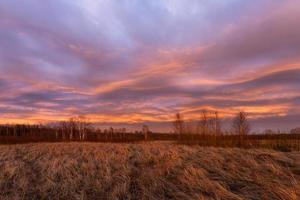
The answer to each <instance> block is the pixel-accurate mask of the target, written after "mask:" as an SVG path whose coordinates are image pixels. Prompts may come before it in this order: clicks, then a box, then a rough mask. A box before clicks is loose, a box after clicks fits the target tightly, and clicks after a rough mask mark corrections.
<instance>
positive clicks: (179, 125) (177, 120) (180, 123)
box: [173, 113, 184, 139]
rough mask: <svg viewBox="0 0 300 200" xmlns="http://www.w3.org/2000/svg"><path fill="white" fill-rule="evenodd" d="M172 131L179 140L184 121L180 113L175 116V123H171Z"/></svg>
mask: <svg viewBox="0 0 300 200" xmlns="http://www.w3.org/2000/svg"><path fill="white" fill-rule="evenodd" d="M173 126H174V131H175V133H176V134H178V135H179V139H181V136H182V134H183V133H184V120H183V117H182V115H181V114H180V113H177V114H176V115H175V121H174V122H173Z"/></svg>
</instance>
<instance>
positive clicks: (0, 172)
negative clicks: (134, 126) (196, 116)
mask: <svg viewBox="0 0 300 200" xmlns="http://www.w3.org/2000/svg"><path fill="white" fill-rule="evenodd" d="M299 181H300V152H288V153H284V152H277V151H273V150H264V149H260V150H255V149H250V150H245V149H238V148H224V149H223V148H215V147H200V146H185V145H175V144H172V143H170V142H149V143H140V144H110V143H105V144H103V143H52V144H51V143H41V144H24V145H2V146H0V199H180V200H181V199H295V200H296V199H299V198H300V185H299V183H300V182H299Z"/></svg>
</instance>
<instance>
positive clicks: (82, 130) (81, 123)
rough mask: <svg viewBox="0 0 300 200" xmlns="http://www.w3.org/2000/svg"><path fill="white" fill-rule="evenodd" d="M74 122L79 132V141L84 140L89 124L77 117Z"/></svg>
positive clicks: (84, 118) (83, 118) (81, 117)
mask: <svg viewBox="0 0 300 200" xmlns="http://www.w3.org/2000/svg"><path fill="white" fill-rule="evenodd" d="M76 121H77V127H78V132H79V140H85V139H86V137H87V130H88V128H89V126H90V123H89V122H88V120H87V118H86V117H84V116H79V117H78V118H77V120H76Z"/></svg>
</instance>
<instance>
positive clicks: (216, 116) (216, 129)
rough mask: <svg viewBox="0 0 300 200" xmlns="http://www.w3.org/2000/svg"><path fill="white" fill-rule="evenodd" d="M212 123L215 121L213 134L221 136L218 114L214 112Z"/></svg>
mask: <svg viewBox="0 0 300 200" xmlns="http://www.w3.org/2000/svg"><path fill="white" fill-rule="evenodd" d="M214 119H215V120H214V121H215V123H214V124H215V134H216V135H221V119H220V117H219V112H218V111H215V112H214Z"/></svg>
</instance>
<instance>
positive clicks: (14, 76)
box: [0, 0, 300, 130]
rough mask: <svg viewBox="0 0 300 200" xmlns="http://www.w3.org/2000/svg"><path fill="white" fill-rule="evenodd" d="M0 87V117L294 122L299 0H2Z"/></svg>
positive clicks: (164, 123)
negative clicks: (211, 115) (244, 115)
mask: <svg viewBox="0 0 300 200" xmlns="http://www.w3.org/2000/svg"><path fill="white" fill-rule="evenodd" d="M0 89H1V90H0V91H1V93H0V123H39V122H51V121H57V120H65V119H68V118H69V117H71V116H77V115H84V116H86V117H87V118H89V119H90V120H91V121H92V122H95V123H99V124H102V123H105V124H109V125H111V124H112V125H116V126H126V125H128V126H129V127H130V126H135V125H137V126H138V125H140V124H144V123H146V124H149V125H151V126H152V127H153V128H154V129H155V130H167V129H168V128H169V127H170V125H169V124H170V123H169V122H170V120H172V118H173V116H174V114H175V113H176V112H182V113H183V115H184V117H185V118H186V119H192V118H193V119H197V118H199V115H200V112H201V110H203V109H208V110H209V109H212V110H219V112H220V114H221V115H222V116H223V117H224V118H227V119H229V118H230V117H232V115H233V114H234V113H236V112H238V111H240V110H244V111H246V112H248V113H249V117H250V118H251V121H252V123H253V124H254V125H255V127H256V128H257V129H264V128H274V129H276V128H281V129H287V128H292V127H295V126H300V1H296V0H284V1H279V0H265V1H262V0H223V1H220V0H210V1H204V0H189V1H186V0H124V1H120V0H26V1H25V0H1V1H0Z"/></svg>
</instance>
